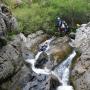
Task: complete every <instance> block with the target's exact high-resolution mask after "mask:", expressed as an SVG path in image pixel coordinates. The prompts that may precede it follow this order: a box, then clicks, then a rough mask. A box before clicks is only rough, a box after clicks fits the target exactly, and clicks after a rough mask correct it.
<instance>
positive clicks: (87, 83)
mask: <svg viewBox="0 0 90 90" xmlns="http://www.w3.org/2000/svg"><path fill="white" fill-rule="evenodd" d="M74 46H75V47H77V48H78V49H79V50H80V52H81V53H82V54H81V56H80V57H79V58H78V59H77V61H76V63H75V65H74V66H75V67H74V68H73V70H72V77H71V78H72V82H73V85H74V87H75V90H90V80H89V78H90V77H89V76H90V23H88V24H84V25H81V27H80V28H79V29H77V32H76V38H75V41H74Z"/></svg>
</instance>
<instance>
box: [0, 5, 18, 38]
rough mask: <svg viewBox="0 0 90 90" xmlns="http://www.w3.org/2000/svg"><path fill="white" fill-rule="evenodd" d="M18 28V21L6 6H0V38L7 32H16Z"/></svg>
mask: <svg viewBox="0 0 90 90" xmlns="http://www.w3.org/2000/svg"><path fill="white" fill-rule="evenodd" d="M17 28H18V24H17V20H16V18H15V17H14V16H13V15H12V13H11V11H10V10H9V8H7V6H5V5H4V4H0V37H1V35H5V34H6V33H7V32H10V31H16V30H17Z"/></svg>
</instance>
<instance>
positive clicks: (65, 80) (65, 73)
mask: <svg viewBox="0 0 90 90" xmlns="http://www.w3.org/2000/svg"><path fill="white" fill-rule="evenodd" d="M53 39H54V38H51V39H49V40H46V41H45V42H44V43H42V44H40V48H41V47H42V46H43V45H47V47H46V49H45V50H44V52H46V53H47V51H48V50H49V48H50V43H51V41H52V40H53ZM42 52H43V51H39V52H38V53H37V55H36V56H35V58H34V59H27V60H26V62H28V63H30V64H31V65H32V70H33V71H34V72H35V73H37V74H46V75H50V74H53V75H54V76H55V77H56V78H57V79H58V80H59V82H60V83H61V84H62V85H61V86H58V87H57V90H73V87H72V86H70V85H69V77H70V67H71V62H72V60H73V58H74V57H75V55H76V52H75V51H74V50H73V52H72V53H71V54H70V55H69V56H68V58H67V59H66V60H65V61H63V62H62V63H61V64H59V65H57V66H56V67H55V69H54V70H53V71H50V70H49V69H47V67H45V68H44V69H40V68H36V67H35V63H36V61H37V60H38V58H39V56H40V55H41V53H42ZM47 55H49V54H48V53H47Z"/></svg>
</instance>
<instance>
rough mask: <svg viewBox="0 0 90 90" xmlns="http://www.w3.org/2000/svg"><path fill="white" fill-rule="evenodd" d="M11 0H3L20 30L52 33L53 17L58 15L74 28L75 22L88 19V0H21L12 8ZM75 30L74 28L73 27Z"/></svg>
mask: <svg viewBox="0 0 90 90" xmlns="http://www.w3.org/2000/svg"><path fill="white" fill-rule="evenodd" d="M10 1H12V0H5V3H6V4H8V5H9V6H10V8H11V9H12V11H13V14H14V15H15V16H16V17H17V19H18V21H19V25H20V31H22V32H24V33H31V32H35V31H37V30H44V31H47V32H50V33H52V34H54V32H55V31H57V30H56V29H55V19H56V17H57V16H60V17H61V18H62V19H64V20H65V21H66V22H67V23H68V25H69V27H70V28H76V24H77V23H78V24H82V23H86V22H88V21H90V1H89V0H32V1H33V2H32V4H30V3H28V0H22V1H23V3H22V4H21V5H20V6H18V7H17V8H14V2H10ZM74 30H75V29H74Z"/></svg>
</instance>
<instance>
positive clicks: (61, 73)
mask: <svg viewBox="0 0 90 90" xmlns="http://www.w3.org/2000/svg"><path fill="white" fill-rule="evenodd" d="M75 55H76V52H75V51H73V52H72V54H70V55H69V57H68V58H67V59H66V60H65V61H63V62H62V63H61V64H60V65H58V66H57V67H56V68H55V69H54V71H53V73H55V75H56V77H58V79H59V82H60V83H62V85H68V82H69V70H70V66H71V62H72V60H73V58H74V57H75Z"/></svg>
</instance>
